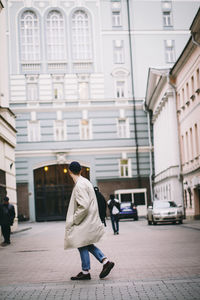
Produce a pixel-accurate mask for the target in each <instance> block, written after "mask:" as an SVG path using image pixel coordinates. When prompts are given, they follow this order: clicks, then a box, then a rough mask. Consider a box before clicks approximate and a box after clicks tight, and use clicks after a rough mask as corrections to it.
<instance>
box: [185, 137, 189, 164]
mask: <svg viewBox="0 0 200 300" xmlns="http://www.w3.org/2000/svg"><path fill="white" fill-rule="evenodd" d="M185 142H186V155H185V158H186V162H189V141H188V132H186V134H185Z"/></svg>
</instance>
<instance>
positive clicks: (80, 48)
mask: <svg viewBox="0 0 200 300" xmlns="http://www.w3.org/2000/svg"><path fill="white" fill-rule="evenodd" d="M72 54H73V59H74V60H91V59H92V37H91V24H90V18H89V16H88V14H87V13H86V12H85V11H83V10H77V11H75V12H74V13H73V15H72Z"/></svg>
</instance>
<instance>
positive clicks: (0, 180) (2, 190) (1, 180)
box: [0, 170, 6, 203]
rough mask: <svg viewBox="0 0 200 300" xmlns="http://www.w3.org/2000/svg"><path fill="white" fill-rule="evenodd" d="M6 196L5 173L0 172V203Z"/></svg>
mask: <svg viewBox="0 0 200 300" xmlns="http://www.w3.org/2000/svg"><path fill="white" fill-rule="evenodd" d="M5 196H6V172H5V171H3V170H0V203H2V202H3V198H4V197H5Z"/></svg>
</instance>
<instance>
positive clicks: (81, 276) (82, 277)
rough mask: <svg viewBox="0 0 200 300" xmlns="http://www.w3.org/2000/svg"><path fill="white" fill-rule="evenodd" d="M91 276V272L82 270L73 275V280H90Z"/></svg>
mask: <svg viewBox="0 0 200 300" xmlns="http://www.w3.org/2000/svg"><path fill="white" fill-rule="evenodd" d="M90 279H91V276H90V273H88V274H83V272H80V273H79V274H78V275H77V276H75V277H71V280H90Z"/></svg>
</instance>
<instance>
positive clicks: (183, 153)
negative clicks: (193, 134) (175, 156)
mask: <svg viewBox="0 0 200 300" xmlns="http://www.w3.org/2000/svg"><path fill="white" fill-rule="evenodd" d="M184 142H185V141H184V136H183V135H182V136H181V154H182V163H183V164H184V163H185V145H184Z"/></svg>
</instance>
